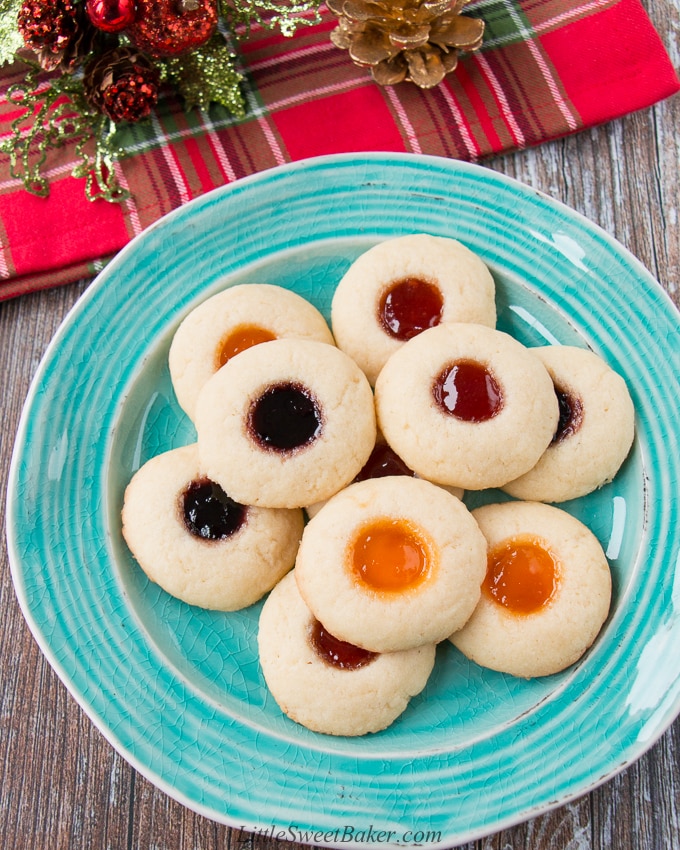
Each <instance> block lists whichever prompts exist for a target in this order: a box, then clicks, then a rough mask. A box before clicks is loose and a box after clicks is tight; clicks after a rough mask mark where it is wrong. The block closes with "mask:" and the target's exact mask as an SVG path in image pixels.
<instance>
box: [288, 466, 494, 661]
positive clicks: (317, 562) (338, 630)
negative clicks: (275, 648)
mask: <svg viewBox="0 0 680 850" xmlns="http://www.w3.org/2000/svg"><path fill="white" fill-rule="evenodd" d="M485 570H486V544H485V540H484V537H483V535H482V533H481V532H480V530H479V528H478V526H477V523H476V522H475V521H474V519H473V518H472V515H471V513H470V512H469V511H468V509H467V508H466V506H465V505H464V504H463V502H461V501H460V499H457V498H456V497H455V496H452V495H451V494H450V493H447V492H446V490H444V489H442V488H441V487H437V486H436V485H434V484H431V483H430V482H429V481H423V480H421V479H418V478H409V477H407V476H392V477H386V478H374V479H369V480H367V481H360V482H358V483H356V484H352V485H350V486H349V487H347V488H346V489H344V490H342V491H341V492H339V493H338V494H336V495H335V496H334V497H333V498H332V499H329V501H328V502H327V503H326V504H325V505H324V506H323V508H321V510H320V511H319V512H318V513H317V514H316V516H315V517H314V518H313V519H311V520H310V521H309V522H308V523H307V525H306V526H305V530H304V532H303V535H302V541H301V543H300V549H299V551H298V556H297V559H296V569H295V575H296V579H297V583H298V587H299V589H300V593H301V595H302V598H303V599H304V600H305V602H306V604H307V606H308V607H309V608H310V609H311V611H312V612H313V613H314V616H315V617H316V618H317V619H318V620H319V621H320V622H322V623H323V624H324V626H326V628H328V629H329V630H330V632H331V633H332V634H333V635H334V636H335V637H336V638H338V639H340V640H344V641H347V642H348V643H351V644H354V645H356V646H360V647H362V648H363V649H368V650H371V651H373V652H393V651H397V650H402V649H412V648H413V647H415V646H420V645H423V644H426V643H437V642H439V641H441V640H444V639H445V638H446V637H448V636H449V635H450V634H451V632H452V631H455V630H456V629H458V628H460V627H461V626H462V625H463V624H464V623H465V622H466V620H467V619H468V617H469V616H470V614H471V613H472V611H473V610H474V608H475V606H476V604H477V602H478V600H479V595H480V585H481V582H482V579H483V578H484V573H485Z"/></svg>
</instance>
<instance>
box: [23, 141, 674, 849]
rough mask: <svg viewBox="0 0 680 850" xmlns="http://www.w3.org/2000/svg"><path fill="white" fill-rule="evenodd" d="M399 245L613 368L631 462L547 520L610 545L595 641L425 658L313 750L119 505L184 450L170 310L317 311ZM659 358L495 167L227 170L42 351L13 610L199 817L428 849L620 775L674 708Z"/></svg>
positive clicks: (547, 336)
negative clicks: (383, 710)
mask: <svg viewBox="0 0 680 850" xmlns="http://www.w3.org/2000/svg"><path fill="white" fill-rule="evenodd" d="M410 232H429V233H433V234H436V235H442V236H451V237H455V238H457V239H460V240H461V241H463V242H464V243H466V244H467V245H468V246H469V247H470V248H472V249H473V250H474V251H477V252H478V253H479V254H480V255H481V256H482V257H483V259H484V260H485V261H486V262H487V263H488V265H489V267H490V268H491V270H492V272H493V274H494V276H495V279H496V283H497V290H498V313H499V327H500V328H501V329H503V330H506V331H510V332H512V333H513V334H514V335H515V336H516V337H517V338H518V339H520V340H521V341H522V342H523V343H525V344H528V345H540V344H546V343H555V342H559V343H571V344H576V345H581V346H589V347H591V348H592V349H594V350H595V351H596V352H597V353H599V354H600V355H601V356H603V357H604V358H605V359H606V360H607V361H608V362H609V363H610V365H611V366H613V367H614V368H615V369H617V370H618V371H620V372H621V373H622V374H623V375H624V376H625V377H626V379H627V381H628V385H629V387H630V389H631V392H632V394H633V398H634V402H635V405H636V409H637V438H636V441H635V445H634V448H633V451H632V453H631V455H630V457H629V459H628V460H627V462H626V464H625V466H624V468H623V469H622V470H621V472H620V474H619V475H618V477H617V478H616V479H615V481H614V482H613V483H612V484H611V485H609V486H607V487H605V488H604V489H602V490H600V491H599V492H597V493H594V494H593V495H591V496H588V497H586V498H584V499H581V500H577V501H574V502H570V503H567V504H565V505H564V507H565V508H566V509H567V510H569V511H570V512H572V513H574V514H575V515H576V516H578V517H579V518H580V519H581V520H583V521H584V522H585V523H586V524H587V525H588V526H589V527H590V528H591V529H592V530H593V531H594V532H595V534H596V535H597V536H598V537H599V539H600V540H601V542H602V544H603V546H604V548H605V549H606V551H607V554H608V556H609V559H610V562H611V566H612V571H613V577H614V599H613V606H612V610H611V616H610V618H609V620H608V622H607V624H606V626H605V628H604V630H603V632H602V633H601V635H600V637H599V639H598V640H597V642H596V644H595V645H594V647H593V648H592V650H591V651H590V652H589V653H588V654H587V655H586V656H585V658H584V659H583V660H582V661H581V662H580V663H579V664H578V665H577V666H575V667H573V668H571V669H569V670H567V671H566V672H564V673H562V674H560V675H556V676H552V677H549V678H545V679H541V680H537V681H522V680H518V679H514V678H512V677H510V676H505V675H501V674H498V673H492V672H490V671H488V670H483V669H481V668H479V667H477V666H475V665H474V664H472V663H469V662H468V661H466V660H465V659H464V658H463V657H462V656H461V655H459V654H458V653H457V652H456V650H454V649H453V647H451V646H449V645H448V643H447V645H446V646H444V645H442V646H441V647H440V648H439V652H438V658H437V663H436V667H435V671H434V674H433V676H432V678H431V680H430V682H429V684H428V686H427V687H426V689H425V691H424V692H423V693H422V694H421V695H420V696H418V697H417V698H415V699H414V700H413V701H412V703H411V705H410V706H409V708H408V709H407V711H406V713H405V714H404V715H403V716H402V717H401V718H400V719H399V720H398V721H397V722H396V723H395V724H394V725H393V726H392V727H390V728H389V729H388V730H386V731H384V732H382V733H379V734H376V735H372V736H367V737H364V738H360V739H345V738H331V737H325V736H321V735H318V734H314V733H311V732H309V731H307V730H306V729H303V728H301V727H299V726H297V725H295V724H294V723H293V722H291V721H289V720H288V719H287V718H286V717H285V716H283V715H282V713H281V712H280V711H279V709H278V708H277V706H276V704H275V703H274V701H273V700H272V698H271V697H270V696H269V694H268V693H267V690H266V688H265V687H264V683H263V680H262V676H261V673H260V670H259V667H258V661H257V654H256V646H255V643H256V642H255V637H256V628H257V618H258V613H259V606H254V607H252V608H250V609H248V610H246V611H243V612H239V613H236V614H229V615H225V614H216V613H210V612H206V611H201V610H197V609H193V608H190V607H188V606H187V605H184V604H182V603H180V602H178V601H177V600H175V599H172V598H171V597H169V596H167V595H166V594H165V593H163V592H162V591H160V590H159V589H158V588H157V587H156V586H153V585H151V584H150V583H149V582H148V581H147V580H146V579H145V577H144V576H143V574H142V573H141V571H140V570H139V568H138V567H137V566H136V565H135V563H134V561H133V560H132V559H131V557H130V555H129V553H128V551H127V550H126V547H125V545H124V543H123V541H122V538H121V531H120V520H119V512H120V507H121V499H122V494H123V490H124V487H125V485H126V483H127V481H128V480H129V478H130V476H131V475H132V473H133V471H134V470H135V469H137V468H138V467H139V466H140V464H141V463H143V462H144V461H145V460H146V459H147V458H149V457H151V456H152V455H154V454H157V453H159V452H160V451H162V450H164V449H169V448H171V447H174V446H178V445H181V444H184V443H187V442H189V441H191V440H193V438H194V434H193V430H192V427H191V425H190V424H189V422H188V421H187V420H186V419H185V417H184V416H183V414H182V413H181V411H180V409H179V407H178V405H177V404H176V402H175V400H174V397H173V392H172V388H171V384H170V380H169V376H168V370H167V366H166V357H167V352H168V346H169V343H170V339H171V337H172V334H173V331H174V330H175V328H176V327H177V325H178V323H179V321H180V320H181V319H182V317H183V316H185V315H186V314H187V312H188V311H189V310H190V309H191V308H192V307H193V306H194V305H196V304H197V303H198V302H199V301H201V300H202V299H204V298H205V297H206V296H207V295H209V294H211V293H213V292H215V291H216V290H218V289H220V288H221V287H223V286H225V285H229V284H234V283H240V282H244V281H267V282H269V283H274V284H280V285H282V286H286V287H290V288H291V289H294V290H295V291H296V292H298V293H300V294H302V295H303V296H305V297H307V298H309V299H310V300H311V301H312V302H313V303H314V304H316V305H317V306H318V307H319V308H320V309H321V310H322V311H324V312H325V314H326V315H328V310H329V305H330V302H331V297H332V294H333V290H334V287H335V284H336V283H337V281H338V279H339V278H340V277H341V275H342V274H343V272H344V271H345V269H347V267H348V265H349V264H350V262H351V261H352V260H353V259H354V258H355V257H356V256H358V254H359V253H360V252H362V251H363V250H365V249H366V248H367V247H368V246H370V245H372V244H374V243H375V242H376V241H378V240H380V239H383V238H385V237H390V236H395V235H398V234H405V233H410ZM679 351H680V325H679V321H678V314H677V312H676V311H675V309H674V307H673V305H672V304H671V302H670V301H669V300H668V299H667V297H666V296H665V294H664V293H663V291H662V289H661V288H660V287H659V285H658V284H657V283H656V282H655V281H654V280H653V279H652V278H651V277H650V275H649V274H648V273H647V272H646V271H645V270H644V268H642V267H641V265H640V264H639V263H638V262H637V261H636V260H635V259H634V258H633V257H632V256H630V254H628V253H627V252H626V251H625V250H624V249H623V248H621V246H619V245H618V244H617V243H615V242H614V241H613V240H612V239H611V238H610V237H608V236H607V235H606V234H605V233H603V232H602V231H601V230H599V229H598V228H596V227H595V226H593V225H592V224H590V223H588V222H587V221H586V220H584V219H583V218H581V217H580V216H579V215H577V214H575V213H574V212H572V211H570V210H569V209H567V208H565V207H564V206H561V205H560V204H557V203H555V202H553V201H551V200H550V199H548V198H547V197H545V196H543V195H541V194H539V193H537V192H535V191H533V190H531V189H529V188H527V187H525V186H522V185H520V184H518V183H516V182H513V181H512V180H509V179H507V178H505V177H502V176H500V175H498V174H496V173H495V172H493V171H491V170H488V169H485V168H481V167H478V166H471V165H466V164H460V163H457V162H451V161H447V160H441V159H435V158H425V157H415V156H401V155H396V156H390V155H382V154H375V155H373V154H370V155H360V156H341V157H331V158H321V159H317V160H310V161H306V162H301V163H297V164H294V165H290V166H286V167H283V168H280V169H275V170H272V171H268V172H264V173H262V174H259V175H257V176H254V177H252V178H249V179H246V180H242V181H239V182H237V183H235V184H233V185H231V186H228V187H225V188H223V189H220V190H217V191H215V192H212V193H210V194H209V195H206V196H204V197H202V198H200V199H198V200H196V201H194V202H192V203H190V204H188V205H187V206H185V207H182V208H181V209H179V210H177V211H175V212H174V213H172V214H171V215H168V216H167V217H166V218H165V219H163V220H161V221H159V222H158V223H157V224H156V225H155V226H153V227H151V228H149V229H148V230H147V231H146V232H145V233H144V234H142V236H141V237H139V238H138V239H136V240H135V241H133V242H132V243H131V244H130V245H129V246H128V247H127V248H126V249H125V250H123V251H122V252H121V253H120V255H119V256H118V257H117V258H116V259H115V260H114V261H113V262H112V263H111V264H110V265H109V266H108V267H107V268H106V269H105V271H104V272H103V273H102V274H101V275H100V276H99V278H98V279H97V281H96V282H95V283H94V284H93V285H92V286H91V287H90V288H89V289H88V291H87V292H86V293H85V295H84V297H83V298H82V299H81V300H80V301H79V302H78V304H77V305H76V307H75V308H74V310H73V311H72V313H71V314H70V315H69V316H68V318H67V319H66V321H65V322H64V324H63V326H62V327H61V329H60V330H59V332H58V333H57V335H56V338H55V339H54V341H53V343H52V345H51V346H50V348H49V350H48V352H47V353H46V355H45V358H44V360H43V362H42V365H41V366H40V369H39V370H38V374H37V376H36V378H35V381H34V383H33V386H32V389H31V391H30V395H29V398H28V401H27V404H26V408H25V411H24V415H23V418H22V420H21V425H20V429H19V434H18V439H17V443H16V448H15V454H14V458H13V464H12V472H11V481H10V487H9V502H8V532H9V549H10V556H11V562H12V569H13V577H14V582H15V586H16V591H17V594H18V597H19V600H20V602H21V605H22V608H23V611H24V613H25V615H26V618H27V620H28V622H29V624H30V626H31V628H32V630H33V632H34V634H35V636H36V638H37V640H38V642H39V644H40V646H41V648H42V650H43V652H44V653H45V655H46V656H47V658H48V659H49V661H50V663H51V664H52V665H53V666H54V668H55V669H56V671H57V672H58V674H59V676H60V677H61V678H62V679H63V681H64V682H65V683H66V685H67V687H68V688H69V689H70V691H71V692H72V693H73V694H74V696H75V697H76V699H77V700H78V701H79V703H80V705H81V706H82V707H83V709H84V710H85V711H86V712H87V714H88V715H89V716H90V717H91V718H92V720H93V721H94V723H95V724H96V725H97V726H98V727H99V728H100V729H101V730H102V732H103V733H104V734H105V735H106V737H107V738H108V740H109V741H110V742H111V743H112V744H113V746H114V747H115V748H116V749H117V750H118V751H119V752H120V753H122V754H123V755H124V756H125V758H126V759H128V760H129V761H130V762H131V763H132V764H133V765H134V766H135V767H136V768H137V769H138V770H139V771H141V772H142V773H143V774H144V775H145V776H146V777H148V778H149V779H150V780H151V781H152V782H154V783H155V784H156V785H158V786H159V787H160V788H162V789H163V790H165V791H166V792H167V793H168V794H170V795H171V796H172V797H174V798H176V799H177V800H180V801H181V802H182V803H184V804H186V805H187V806H189V807H191V808H192V809H194V810H196V811H198V812H200V813H203V814H205V815H208V816H209V817H211V818H213V819H215V820H217V821H222V822H224V823H227V824H230V825H232V826H236V827H245V828H246V829H249V830H254V831H256V832H262V833H264V834H266V835H268V836H273V837H280V838H288V839H292V840H296V841H302V842H309V843H317V844H326V845H335V846H341V847H343V846H347V844H352V845H364V846H376V847H377V846H380V847H384V846H389V845H400V844H406V845H408V844H414V843H419V844H426V845H431V846H433V847H437V846H441V847H445V846H451V845H452V844H457V843H463V842H466V841H469V840H471V839H472V838H474V837H476V836H480V835H482V834H486V833H490V832H493V831H495V830H498V829H500V828H502V827H505V826H508V825H510V824H512V823H516V822H518V821H521V820H523V819H526V818H529V817H531V816H533V815H535V814H538V813H539V812H541V811H544V810H546V809H548V808H550V807H553V806H556V805H558V804H561V803H564V802H566V801H567V800H569V799H571V798H573V797H575V796H578V795H581V794H583V793H584V792H586V791H588V790H589V789H590V788H592V787H594V786H595V785H596V784H598V783H600V782H602V781H603V780H605V779H606V778H608V777H610V776H612V775H613V774H614V773H615V772H616V771H618V770H619V769H621V768H622V767H624V766H625V765H627V764H629V763H630V762H631V761H632V760H633V759H635V758H637V757H638V756H640V755H641V754H642V753H643V752H644V750H645V749H647V748H648V747H649V746H650V745H651V744H652V743H653V742H654V741H655V740H656V739H657V738H658V737H659V735H661V733H662V732H663V731H664V730H665V729H666V728H667V726H668V725H669V724H670V723H671V721H672V720H673V718H674V717H675V716H676V714H677V713H678V711H680V651H679V649H680V562H679V550H680V521H679V520H680V517H679V516H678V490H679V486H680V482H679V475H678V470H679V468H680V467H679V463H680V446H679V445H678V427H677V416H678V410H679V409H680V391H679V388H678V375H679V374H680V363H679V362H678V360H679V356H678V352H679ZM493 495H494V494H492V496H493ZM484 498H486V499H488V498H489V496H488V495H487V496H485V497H484Z"/></svg>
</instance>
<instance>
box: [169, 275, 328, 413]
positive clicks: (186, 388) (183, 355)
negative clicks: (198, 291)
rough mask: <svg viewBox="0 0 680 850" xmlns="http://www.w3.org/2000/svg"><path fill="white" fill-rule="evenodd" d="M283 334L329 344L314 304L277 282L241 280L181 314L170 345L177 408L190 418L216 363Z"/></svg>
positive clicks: (281, 337)
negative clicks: (180, 321)
mask: <svg viewBox="0 0 680 850" xmlns="http://www.w3.org/2000/svg"><path fill="white" fill-rule="evenodd" d="M289 337H294V338H297V339H309V340H314V341H316V342H325V343H328V344H330V345H334V344H335V343H334V340H333V336H332V334H331V332H330V329H329V327H328V324H327V323H326V320H325V319H324V317H323V316H322V315H321V313H320V312H319V311H318V310H317V309H316V307H314V306H313V305H312V304H311V303H310V302H309V301H307V300H305V299H304V298H302V297H301V296H300V295H297V294H296V293H295V292H291V291H290V290H288V289H284V288H283V287H281V286H273V285H271V284H267V283H246V284H241V285H238V286H233V287H230V288H229V289H225V290H223V291H222V292H218V293H217V294H216V295H213V296H211V297H210V298H208V299H206V300H205V301H203V302H202V303H201V304H199V306H198V307H195V308H194V309H193V310H192V311H191V312H190V313H189V314H188V315H187V316H186V317H185V319H184V320H183V321H182V323H181V324H180V326H179V327H178V328H177V331H176V333H175V336H174V337H173V340H172V344H171V346H170V354H169V358H168V361H169V367H170V377H171V379H172V384H173V388H174V390H175V395H176V396H177V401H178V402H179V404H180V407H182V409H183V410H184V411H185V413H186V414H187V415H188V416H189V418H190V419H192V420H193V418H194V416H195V410H196V401H197V399H198V394H199V392H200V390H201V387H202V386H203V385H204V384H205V383H206V381H207V380H208V378H210V377H211V375H213V374H214V373H215V372H216V371H217V370H218V369H219V368H220V367H221V366H223V365H224V364H225V363H226V362H227V361H228V360H230V359H231V358H232V357H235V356H236V355H237V354H238V353H240V352H241V351H244V350H245V349H247V348H250V347H251V346H253V345H257V344H259V343H262V342H268V341H270V340H273V339H286V338H289Z"/></svg>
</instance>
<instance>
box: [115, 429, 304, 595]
mask: <svg viewBox="0 0 680 850" xmlns="http://www.w3.org/2000/svg"><path fill="white" fill-rule="evenodd" d="M122 520H123V537H124V538H125V541H126V543H127V545H128V547H129V549H130V551H131V552H132V555H133V556H134V558H135V559H136V560H137V562H138V563H139V565H140V566H141V568H142V569H143V570H144V572H145V573H146V574H147V576H148V577H149V578H150V579H151V581H153V582H155V583H156V584H158V585H160V586H161V587H162V588H163V589H164V590H165V591H167V592H168V593H170V594H171V595H172V596H176V597H177V598H179V599H182V600H184V601H185V602H188V603H189V604H190V605H196V606H198V607H201V608H211V609H214V610H219V611H236V610H238V609H241V608H246V607H247V606H249V605H252V604H253V603H254V602H257V601H258V600H259V599H260V598H261V597H262V596H263V595H264V594H265V593H267V592H268V591H269V590H271V588H272V587H274V585H275V584H276V583H277V582H278V581H279V580H280V579H281V578H282V576H284V575H285V574H286V573H287V572H288V571H289V570H290V569H291V568H292V567H293V564H294V562H295V556H296V553H297V549H298V545H299V542H300V537H301V535H302V528H303V524H304V518H303V515H302V511H300V510H282V509H277V510H270V509H267V508H257V507H252V506H247V505H244V504H241V503H239V502H237V501H235V500H234V499H233V498H231V497H230V496H229V495H228V494H227V493H226V492H225V491H224V490H223V489H222V488H221V487H220V486H219V485H218V484H217V483H216V482H215V481H213V480H212V479H211V478H210V477H209V476H208V475H206V473H205V470H204V469H203V467H202V466H201V464H200V462H199V459H198V451H197V449H196V446H195V445H190V446H183V447H181V448H178V449H172V450H170V451H168V452H165V453H163V454H160V455H157V456H156V457H153V458H151V459H150V460H148V461H147V462H146V463H145V464H144V465H143V466H142V467H140V469H139V470H137V472H136V473H135V474H134V476H133V477H132V480H131V481H130V483H129V484H128V486H127V489H126V491H125V497H124V503H123V510H122Z"/></svg>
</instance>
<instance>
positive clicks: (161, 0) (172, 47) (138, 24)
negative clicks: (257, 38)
mask: <svg viewBox="0 0 680 850" xmlns="http://www.w3.org/2000/svg"><path fill="white" fill-rule="evenodd" d="M216 28H217V0H139V1H138V4H137V15H136V17H135V21H134V23H133V24H132V26H130V27H129V29H128V35H129V36H130V38H131V39H132V41H133V42H134V44H135V45H136V46H137V47H138V48H139V50H143V51H144V52H146V53H148V54H149V55H150V56H157V57H160V56H180V55H182V54H183V53H190V52H191V51H192V50H196V48H198V47H200V46H201V45H202V44H205V42H206V41H208V39H209V38H210V37H211V36H212V34H213V33H214V32H215V29H216Z"/></svg>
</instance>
